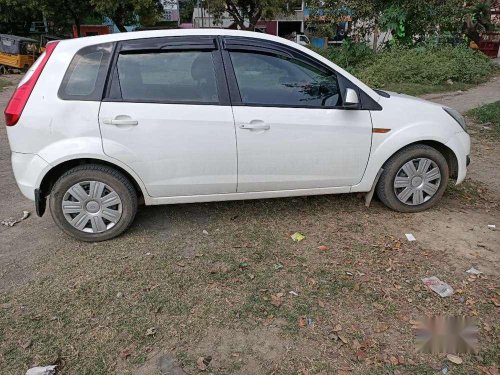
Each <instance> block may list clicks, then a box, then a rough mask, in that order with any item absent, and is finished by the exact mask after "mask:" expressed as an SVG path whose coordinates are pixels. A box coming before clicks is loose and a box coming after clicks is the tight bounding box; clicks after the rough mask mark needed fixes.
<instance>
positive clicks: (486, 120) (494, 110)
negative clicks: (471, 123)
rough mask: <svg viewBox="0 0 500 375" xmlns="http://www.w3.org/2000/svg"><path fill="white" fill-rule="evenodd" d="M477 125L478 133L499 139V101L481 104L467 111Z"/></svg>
mask: <svg viewBox="0 0 500 375" xmlns="http://www.w3.org/2000/svg"><path fill="white" fill-rule="evenodd" d="M467 115H468V116H470V117H472V118H473V119H474V120H475V121H476V122H477V123H478V125H479V129H478V130H479V134H480V135H482V136H485V137H487V138H490V139H494V140H500V101H498V102H495V103H491V104H486V105H483V106H482V107H479V108H475V109H473V110H471V111H469V112H468V113H467Z"/></svg>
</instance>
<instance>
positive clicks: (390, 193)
mask: <svg viewBox="0 0 500 375" xmlns="http://www.w3.org/2000/svg"><path fill="white" fill-rule="evenodd" d="M419 158H427V159H429V160H431V161H433V162H434V163H436V165H437V167H438V168H439V171H440V173H441V182H440V185H439V188H438V190H437V191H436V193H435V194H434V195H433V196H431V197H430V198H429V199H428V200H427V201H425V202H424V203H422V204H418V205H410V204H405V203H403V202H402V201H400V200H399V199H398V197H397V195H396V192H395V189H394V180H395V178H396V174H397V173H398V171H399V170H400V169H401V167H402V166H403V165H405V164H406V163H407V162H409V161H410V160H414V159H419ZM383 168H384V171H383V172H382V175H381V176H380V179H379V182H378V184H377V188H376V192H377V195H378V197H379V199H380V200H381V201H382V203H384V204H385V205H386V206H387V207H389V208H391V209H393V210H394V211H399V212H420V211H424V210H427V209H429V208H431V207H432V206H434V205H435V204H436V203H437V202H438V201H439V199H440V198H441V197H442V196H443V194H444V191H445V190H446V187H447V186H448V180H449V175H450V172H449V167H448V163H447V161H446V159H445V157H444V156H443V154H441V153H440V152H439V151H438V150H436V149H435V148H433V147H430V146H427V145H422V144H416V145H412V146H408V147H405V148H403V149H402V150H400V151H398V152H397V153H396V154H394V155H393V156H392V157H391V158H390V159H389V160H388V161H387V162H386V163H385V165H384V167H383ZM417 183H418V182H417Z"/></svg>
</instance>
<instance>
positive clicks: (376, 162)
mask: <svg viewBox="0 0 500 375" xmlns="http://www.w3.org/2000/svg"><path fill="white" fill-rule="evenodd" d="M418 144H421V145H427V146H430V147H432V148H434V149H436V150H437V151H439V152H440V153H441V154H442V155H443V156H444V157H445V159H446V162H447V164H448V168H449V172H450V179H453V180H456V179H457V178H458V175H459V173H458V172H459V162H458V157H457V155H456V154H455V151H453V149H451V148H450V147H448V146H447V145H446V144H445V143H444V142H441V141H439V140H433V139H428V138H427V139H426V138H424V139H419V140H416V141H413V142H410V143H406V144H400V145H398V146H397V147H393V148H392V149H391V151H390V152H388V153H386V152H384V149H386V148H387V147H382V148H381V149H378V150H376V153H375V155H374V154H372V155H370V160H369V161H368V167H367V169H366V171H365V175H364V176H363V179H362V180H361V182H360V183H359V184H357V185H355V186H353V187H352V188H351V192H352V193H354V192H370V191H371V190H373V189H374V188H375V185H376V183H377V181H376V175H377V173H378V172H379V171H380V170H381V169H383V168H384V166H385V165H386V164H387V162H388V161H389V160H390V159H391V158H392V157H393V156H394V155H395V154H397V153H398V152H399V151H401V150H403V149H405V148H407V147H410V146H413V145H418ZM386 145H387V143H386ZM382 155H383V158H381V156H382Z"/></svg>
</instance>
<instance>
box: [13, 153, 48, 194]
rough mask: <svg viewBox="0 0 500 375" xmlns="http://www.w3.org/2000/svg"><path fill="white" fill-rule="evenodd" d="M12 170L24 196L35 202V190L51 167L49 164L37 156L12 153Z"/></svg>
mask: <svg viewBox="0 0 500 375" xmlns="http://www.w3.org/2000/svg"><path fill="white" fill-rule="evenodd" d="M11 162H12V170H13V171H14V177H15V179H16V182H17V186H19V189H20V190H21V193H23V195H24V196H25V197H26V198H28V199H30V200H32V201H34V200H35V189H38V188H39V184H40V180H41V176H43V172H44V171H45V170H47V168H48V167H49V163H47V162H46V161H45V160H43V159H42V158H41V157H40V156H38V155H36V154H22V153H20V152H12V155H11Z"/></svg>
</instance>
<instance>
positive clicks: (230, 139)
mask: <svg viewBox="0 0 500 375" xmlns="http://www.w3.org/2000/svg"><path fill="white" fill-rule="evenodd" d="M191 38H192V37H191ZM148 43H149V44H148ZM118 50H119V54H118V56H117V58H116V59H115V61H116V66H115V67H114V72H113V79H112V84H111V89H110V90H109V93H108V98H107V99H105V100H104V101H103V102H102V104H101V109H100V113H99V123H100V128H101V133H102V140H103V147H104V152H105V153H106V154H107V155H109V156H111V157H113V158H116V159H118V160H120V161H121V162H123V163H125V164H127V165H128V166H129V167H130V168H132V169H133V170H134V171H135V172H136V173H137V174H138V175H139V177H140V178H141V179H142V181H143V182H144V184H145V186H146V189H147V191H148V194H149V195H150V196H152V197H172V196H192V195H205V194H223V193H234V192H236V184H237V152H236V137H235V129H234V118H233V113H232V110H231V106H230V103H229V100H228V99H224V98H225V97H227V86H226V84H225V82H224V77H223V74H221V72H220V69H221V68H220V67H218V65H219V64H220V65H222V64H221V61H220V59H221V57H220V53H219V51H218V50H217V49H216V44H215V41H214V38H213V37H212V38H204V39H203V37H199V39H197V40H196V41H190V42H189V43H186V47H185V48H184V46H183V44H182V38H179V37H177V38H154V39H145V40H135V41H128V42H122V43H121V44H120V45H119V46H118ZM218 70H219V71H218Z"/></svg>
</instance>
